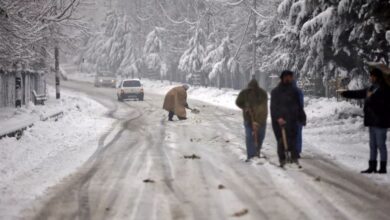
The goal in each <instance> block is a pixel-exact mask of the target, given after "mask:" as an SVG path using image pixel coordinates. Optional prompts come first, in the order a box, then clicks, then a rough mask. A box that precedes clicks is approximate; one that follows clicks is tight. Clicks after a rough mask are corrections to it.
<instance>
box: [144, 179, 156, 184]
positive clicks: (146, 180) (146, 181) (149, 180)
mask: <svg viewBox="0 0 390 220" xmlns="http://www.w3.org/2000/svg"><path fill="white" fill-rule="evenodd" d="M144 183H155V182H154V180H152V179H145V180H144Z"/></svg>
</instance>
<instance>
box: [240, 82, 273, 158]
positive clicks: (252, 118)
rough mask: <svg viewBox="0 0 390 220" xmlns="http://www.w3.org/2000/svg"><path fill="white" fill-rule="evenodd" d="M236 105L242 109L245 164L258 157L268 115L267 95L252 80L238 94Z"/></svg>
mask: <svg viewBox="0 0 390 220" xmlns="http://www.w3.org/2000/svg"><path fill="white" fill-rule="evenodd" d="M236 105H237V106H238V107H239V108H241V109H242V112H243V116H244V127H245V136H246V149H247V160H246V161H247V162H248V161H250V159H251V158H253V157H255V156H258V157H260V150H261V147H262V144H263V141H264V137H265V131H266V126H267V115H268V97H267V93H266V92H265V91H264V90H263V89H262V88H260V87H259V84H258V83H257V81H256V80H255V79H252V80H251V81H250V82H249V84H248V87H247V88H246V89H244V90H242V91H241V92H240V94H239V95H238V97H237V100H236Z"/></svg>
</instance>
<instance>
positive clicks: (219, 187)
mask: <svg viewBox="0 0 390 220" xmlns="http://www.w3.org/2000/svg"><path fill="white" fill-rule="evenodd" d="M225 188H226V187H225V186H224V185H222V184H219V185H218V189H225Z"/></svg>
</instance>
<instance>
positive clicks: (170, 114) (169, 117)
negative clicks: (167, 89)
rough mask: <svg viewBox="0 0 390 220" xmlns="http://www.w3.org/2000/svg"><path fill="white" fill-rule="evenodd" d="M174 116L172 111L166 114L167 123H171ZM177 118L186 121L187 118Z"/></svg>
mask: <svg viewBox="0 0 390 220" xmlns="http://www.w3.org/2000/svg"><path fill="white" fill-rule="evenodd" d="M174 115H175V113H174V112H172V111H170V112H169V113H168V120H169V121H173V116H174ZM177 118H178V119H179V120H186V119H187V118H183V117H179V116H177Z"/></svg>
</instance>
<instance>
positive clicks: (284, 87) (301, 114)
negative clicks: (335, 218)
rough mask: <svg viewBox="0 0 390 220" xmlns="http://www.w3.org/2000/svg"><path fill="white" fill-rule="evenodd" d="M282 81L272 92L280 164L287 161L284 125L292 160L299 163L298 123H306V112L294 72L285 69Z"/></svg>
mask: <svg viewBox="0 0 390 220" xmlns="http://www.w3.org/2000/svg"><path fill="white" fill-rule="evenodd" d="M280 79H281V82H280V83H279V85H278V86H277V87H276V88H275V89H273V90H272V92H271V119H272V128H273V130H274V133H275V137H276V140H277V142H278V156H279V162H280V166H281V167H283V166H284V165H285V163H286V154H285V153H286V152H285V148H284V144H283V137H282V127H283V128H284V129H285V131H286V136H287V145H288V152H290V153H291V159H292V162H294V163H298V152H297V149H296V143H297V141H296V138H297V127H298V124H302V125H306V114H305V111H304V109H303V106H302V105H301V104H300V97H299V90H298V88H297V87H296V86H295V85H294V73H293V72H291V71H289V70H285V71H283V72H282V74H281V76H280Z"/></svg>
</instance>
